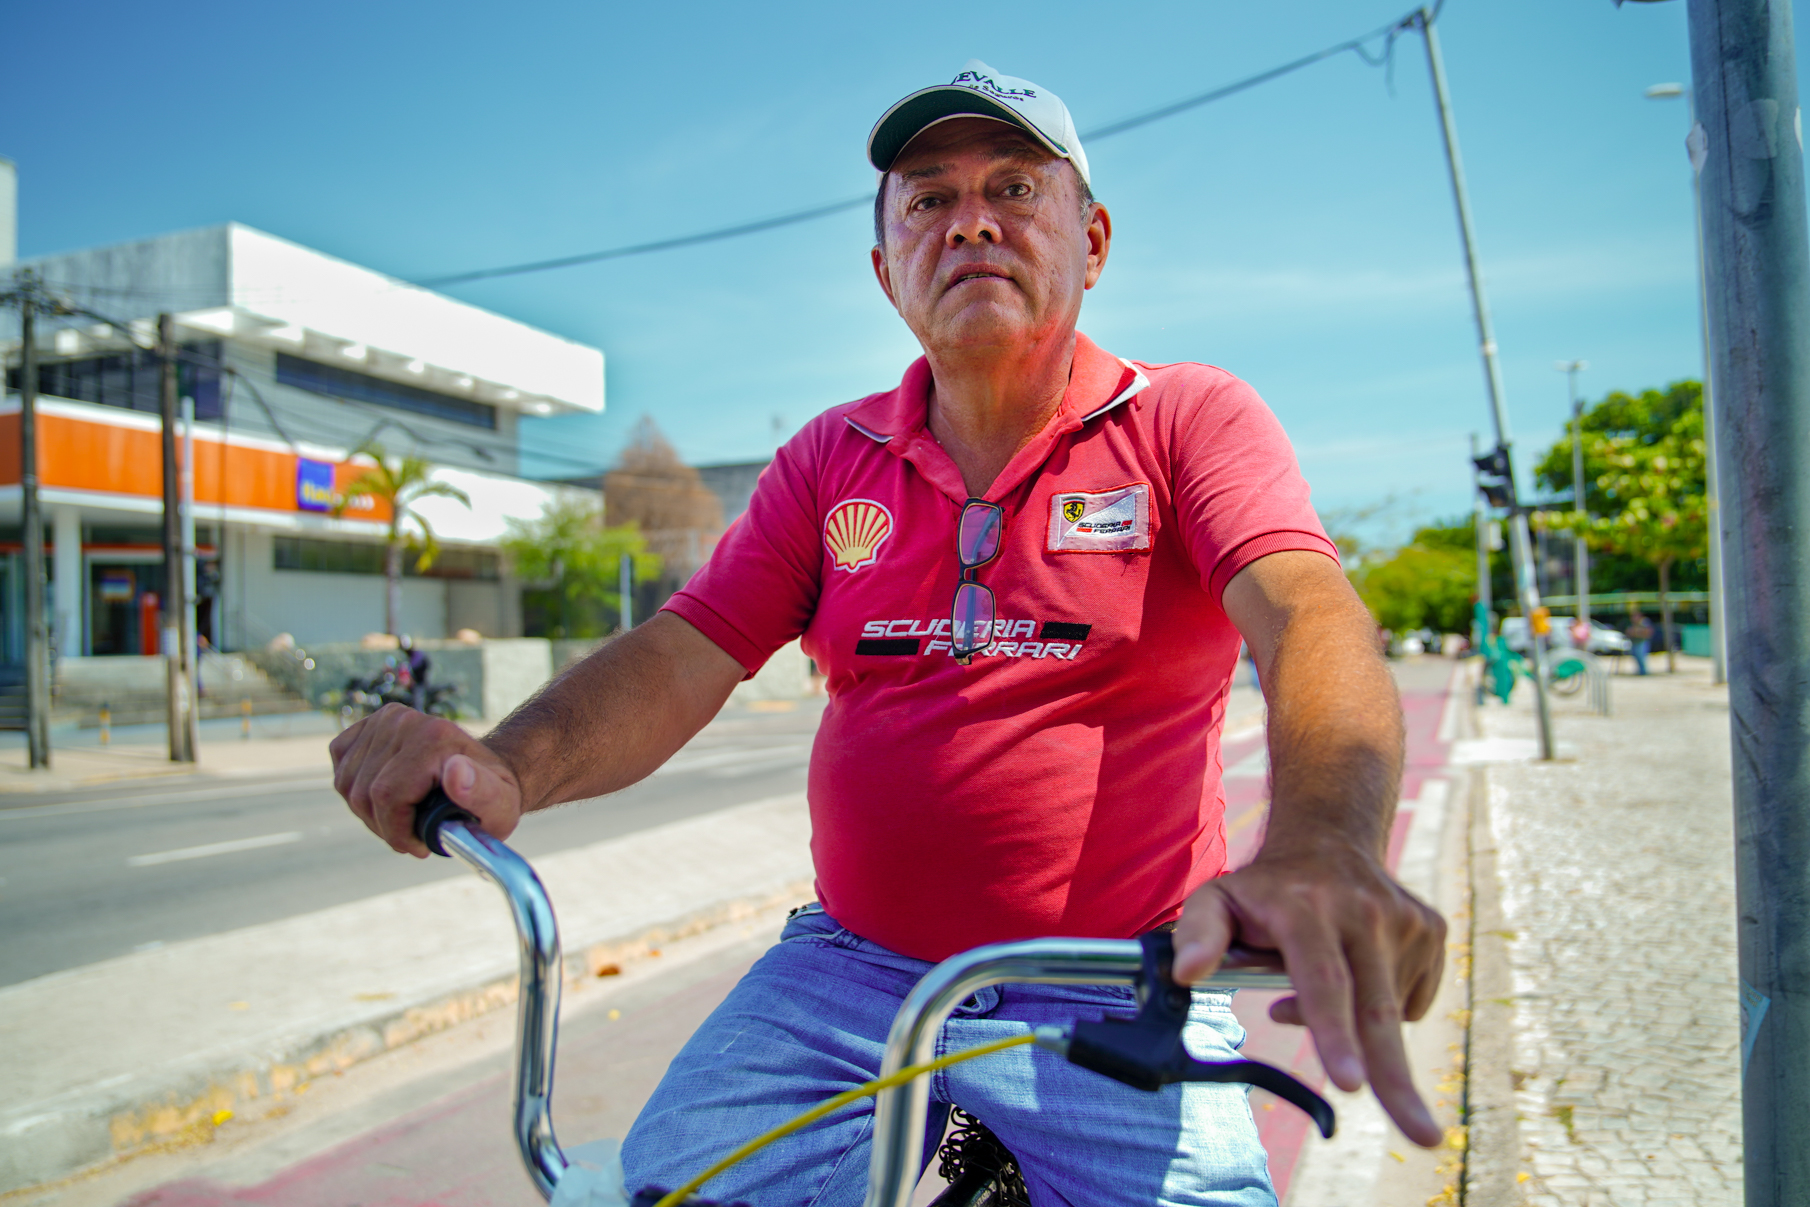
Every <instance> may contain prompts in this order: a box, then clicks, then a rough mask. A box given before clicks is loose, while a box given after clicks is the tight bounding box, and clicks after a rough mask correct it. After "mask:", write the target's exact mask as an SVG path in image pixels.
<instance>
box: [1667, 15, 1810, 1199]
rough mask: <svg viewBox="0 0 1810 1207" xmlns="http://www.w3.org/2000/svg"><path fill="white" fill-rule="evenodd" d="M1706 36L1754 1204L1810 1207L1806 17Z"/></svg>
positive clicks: (1706, 165)
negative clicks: (1802, 69) (1802, 137)
mask: <svg viewBox="0 0 1810 1207" xmlns="http://www.w3.org/2000/svg"><path fill="white" fill-rule="evenodd" d="M1690 36H1691V75H1692V79H1693V80H1694V85H1695V94H1696V95H1695V99H1696V107H1697V120H1698V123H1699V128H1700V129H1701V130H1702V131H1703V135H1702V138H1701V140H1700V141H1701V144H1702V148H1703V167H1702V171H1701V173H1700V175H1699V180H1700V182H1701V188H1702V215H1703V249H1704V257H1703V259H1704V277H1705V286H1706V288H1705V296H1706V297H1707V298H1708V301H1709V353H1710V357H1709V360H1710V371H1709V376H1710V379H1711V380H1713V381H1714V382H1715V387H1716V436H1717V439H1716V456H1717V459H1718V461H1719V462H1720V465H1721V473H1720V475H1719V484H1720V485H1721V486H1722V487H1724V488H1725V489H1727V490H1728V492H1729V504H1730V505H1729V506H1728V507H1727V508H1724V509H1723V510H1722V513H1721V514H1722V523H1723V525H1724V526H1725V529H1726V533H1725V535H1726V536H1727V540H1726V542H1725V544H1724V546H1723V550H1722V552H1723V569H1724V572H1725V574H1726V582H1727V583H1728V584H1729V586H1730V587H1731V588H1732V589H1731V590H1730V591H1729V592H1728V596H1727V602H1728V605H1729V606H1728V609H1727V633H1728V672H1729V674H1728V680H1729V684H1728V689H1729V690H1728V701H1729V714H1730V728H1731V733H1732V744H1733V753H1734V800H1735V843H1736V845H1735V895H1736V907H1737V908H1736V916H1737V929H1736V934H1737V939H1738V945H1739V951H1740V970H1741V986H1740V993H1741V1113H1742V1119H1743V1123H1744V1142H1743V1146H1742V1159H1743V1161H1744V1163H1745V1166H1746V1176H1745V1179H1744V1181H1745V1185H1746V1201H1747V1203H1748V1205H1749V1207H1797V1205H1798V1204H1802V1203H1806V1202H1810V1145H1807V1144H1805V1143H1804V1133H1805V1129H1806V1125H1810V874H1807V873H1806V868H1810V744H1807V743H1806V742H1805V740H1804V718H1805V717H1806V716H1810V674H1807V673H1806V667H1810V627H1807V626H1806V625H1805V623H1804V618H1805V617H1806V616H1810V480H1806V475H1805V472H1804V471H1805V449H1806V447H1810V357H1806V355H1805V351H1804V350H1805V349H1806V348H1810V230H1807V229H1806V222H1805V215H1804V203H1805V195H1804V157H1803V147H1802V144H1801V143H1800V141H1799V135H1798V130H1799V129H1800V128H1801V126H1800V122H1801V120H1802V119H1801V115H1800V113H1799V109H1798V95H1797V55H1796V51H1795V49H1794V47H1793V37H1792V23H1791V5H1789V4H1781V3H1777V2H1776V0H1691V2H1690ZM1692 136H1693V138H1694V139H1695V138H1696V132H1695V131H1694V130H1693V135H1692Z"/></svg>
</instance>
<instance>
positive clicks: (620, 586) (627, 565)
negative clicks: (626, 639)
mask: <svg viewBox="0 0 1810 1207" xmlns="http://www.w3.org/2000/svg"><path fill="white" fill-rule="evenodd" d="M616 589H617V591H618V592H619V593H620V594H621V596H622V631H623V632H624V633H626V632H628V631H629V630H630V629H632V628H634V627H635V559H634V558H633V557H631V556H630V555H629V554H626V553H625V554H623V555H622V561H621V563H620V564H619V565H618V566H617V587H616Z"/></svg>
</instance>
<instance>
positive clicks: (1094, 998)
mask: <svg viewBox="0 0 1810 1207" xmlns="http://www.w3.org/2000/svg"><path fill="white" fill-rule="evenodd" d="M930 968H931V965H930V964H928V963H926V962H924V961H923V960H914V959H910V958H909V957H906V956H902V955H899V954H897V953H896V952H892V951H889V950H887V949H886V948H884V947H881V946H880V945H879V944H877V943H871V942H869V941H868V940H866V939H863V938H861V936H859V935H856V934H853V933H851V932H850V931H848V930H846V929H844V928H843V927H842V926H841V925H840V924H838V923H837V921H836V920H835V919H834V918H832V917H830V916H829V915H828V914H827V913H825V912H824V911H823V908H822V907H821V906H818V905H810V906H806V907H805V908H804V909H803V910H801V911H799V912H797V913H796V914H795V915H794V916H793V917H792V919H791V920H790V921H789V922H787V924H786V928H785V931H784V932H783V933H782V934H781V936H780V941H779V943H778V944H777V945H776V946H774V947H773V948H771V949H770V950H768V952H767V953H766V954H765V955H764V956H762V957H761V958H760V960H759V962H757V963H756V964H755V965H754V967H753V968H752V969H750V970H749V972H748V975H747V976H745V977H743V978H742V980H741V982H740V983H739V984H737V985H736V987H735V988H734V989H733V990H731V991H730V994H729V996H728V998H726V999H725V1000H724V1002H723V1004H722V1005H720V1006H718V1007H717V1009H716V1010H715V1012H713V1013H712V1014H711V1016H710V1017H709V1018H708V1019H706V1020H705V1021H704V1025H703V1026H702V1027H700V1028H698V1031H697V1033H696V1034H694V1035H693V1036H692V1037H691V1039H690V1041H689V1042H687V1043H686V1045H685V1047H684V1048H683V1049H682V1050H681V1051H680V1052H679V1054H678V1055H677V1056H676V1057H674V1058H673V1062H672V1065H671V1066H670V1067H669V1068H668V1069H667V1071H666V1076H665V1078H664V1079H663V1080H662V1081H661V1082H660V1085H659V1088H658V1089H656V1090H655V1091H654V1095H653V1097H652V1098H651V1099H649V1101H648V1103H647V1105H646V1106H645V1107H644V1108H642V1111H641V1115H640V1117H639V1118H638V1119H636V1120H635V1125H634V1127H633V1128H631V1129H630V1130H629V1134H628V1136H627V1138H626V1139H624V1140H623V1143H622V1162H623V1168H624V1173H625V1177H626V1182H627V1185H628V1187H629V1189H630V1191H631V1192H633V1191H635V1190H638V1189H640V1188H641V1187H644V1186H647V1185H649V1184H657V1185H660V1186H665V1187H667V1188H669V1189H670V1188H671V1187H674V1186H677V1185H678V1184H679V1183H681V1182H683V1181H685V1180H687V1179H689V1178H690V1177H692V1176H694V1175H695V1174H697V1173H698V1172H699V1171H700V1170H702V1169H704V1168H705V1167H706V1166H708V1165H709V1164H710V1163H711V1162H713V1161H715V1160H716V1159H718V1158H719V1157H721V1156H723V1155H724V1154H725V1153H727V1152H728V1151H729V1150H730V1149H732V1148H734V1147H735V1146H736V1145H737V1144H740V1143H742V1142H743V1141H745V1140H747V1139H750V1138H751V1137H754V1136H757V1135H759V1134H760V1133H762V1132H764V1131H766V1130H768V1129H769V1128H772V1127H775V1126H777V1125H779V1124H780V1123H783V1122H784V1121H786V1120H787V1119H790V1118H791V1117H792V1116H794V1115H796V1114H798V1113H800V1112H801V1111H804V1110H805V1109H807V1108H808V1107H811V1106H814V1105H815V1104H817V1103H819V1102H821V1101H823V1100H824V1099H825V1098H829V1097H831V1096H833V1095H835V1094H838V1093H840V1092H842V1091H843V1090H846V1089H849V1088H851V1087H853V1086H856V1085H859V1084H861V1083H862V1082H864V1081H869V1080H872V1079H873V1078H875V1077H877V1076H879V1072H880V1058H881V1055H882V1053H883V1052H884V1050H885V1046H886V1035H887V1032H888V1030H889V1029H890V1028H891V1026H892V1020H893V1016H894V1015H895V1014H897V1013H898V1009H899V1004H900V1002H902V1001H903V1000H904V998H905V994H906V993H907V992H909V991H910V989H911V987H912V986H913V985H915V984H916V983H917V982H918V980H919V979H920V978H921V977H922V976H923V975H924V973H926V972H927V971H929V969H930ZM1135 1011H1136V1000H1135V998H1134V997H1133V994H1132V990H1131V989H1130V988H1129V987H1127V986H1115V985H1100V986H1075V985H1001V986H997V987H995V988H992V989H983V990H981V991H980V992H979V993H977V994H975V995H974V996H973V997H971V998H969V999H968V1000H967V1001H966V1002H964V1003H963V1004H962V1005H961V1006H960V1007H958V1008H957V1009H956V1011H955V1013H954V1014H952V1015H951V1016H950V1018H949V1021H948V1022H947V1023H945V1024H944V1026H943V1030H942V1034H941V1035H940V1036H939V1037H938V1040H937V1053H938V1055H942V1054H944V1053H948V1052H956V1051H960V1050H961V1049H963V1048H969V1047H972V1046H974V1045H976V1044H981V1043H986V1042H988V1041H989V1040H996V1039H1003V1038H1006V1037H1008V1036H1013V1035H1023V1034H1024V1033H1025V1032H1026V1031H1028V1030H1030V1029H1031V1028H1033V1027H1036V1026H1039V1025H1041V1024H1044V1023H1070V1022H1073V1021H1075V1020H1076V1019H1085V1018H1098V1017H1100V1016H1101V1015H1102V1014H1110V1015H1115V1016H1120V1017H1124V1016H1129V1015H1131V1014H1133V1013H1135ZM1183 1038H1184V1040H1185V1041H1186V1043H1187V1046H1188V1049H1189V1050H1190V1051H1191V1052H1193V1053H1194V1055H1195V1056H1197V1057H1199V1058H1201V1059H1203V1060H1230V1059H1232V1058H1233V1057H1234V1054H1235V1053H1236V1051H1237V1049H1238V1047H1239V1045H1241V1044H1242V1043H1243V1042H1244V1028H1243V1027H1241V1026H1240V1025H1239V1023H1238V1020H1237V1019H1236V1018H1235V1017H1234V1016H1233V1014H1232V1009H1231V994H1230V993H1224V992H1211V991H1206V990H1197V991H1196V992H1195V994H1194V1004H1193V1008H1192V1010H1191V1012H1190V1017H1189V1021H1188V1025H1187V1029H1186V1030H1185V1032H1184V1033H1183ZM930 1102H931V1123H930V1129H929V1130H930V1133H931V1134H930V1135H929V1136H927V1141H928V1142H927V1143H926V1145H925V1161H926V1163H928V1161H929V1159H930V1158H931V1156H932V1155H933V1154H934V1151H935V1146H936V1141H937V1139H938V1138H939V1137H940V1134H941V1130H942V1120H943V1119H944V1117H945V1116H946V1114H947V1108H948V1107H949V1106H951V1105H953V1106H957V1107H960V1108H961V1109H962V1110H964V1111H967V1112H968V1113H970V1114H972V1115H974V1116H976V1117H977V1118H979V1119H980V1120H981V1121H982V1122H983V1123H985V1124H986V1125H987V1126H988V1127H989V1128H991V1129H992V1130H993V1132H994V1134H995V1135H997V1136H998V1137H999V1138H1000V1140H1001V1141H1002V1142H1003V1143H1004V1144H1005V1145H1006V1147H1007V1148H1009V1149H1011V1150H1012V1152H1013V1154H1014V1155H1016V1156H1017V1158H1018V1164H1019V1168H1020V1169H1021V1170H1022V1171H1023V1173H1024V1180H1025V1185H1026V1187H1027V1188H1028V1189H1029V1191H1030V1195H1031V1201H1032V1203H1034V1204H1036V1205H1037V1207H1057V1205H1059V1204H1074V1205H1076V1207H1105V1205H1107V1204H1124V1205H1125V1207H1132V1205H1134V1204H1135V1205H1136V1207H1150V1204H1157V1203H1160V1204H1164V1205H1165V1207H1168V1205H1171V1204H1173V1205H1180V1204H1213V1205H1215V1207H1275V1203H1276V1196H1275V1191H1274V1190H1272V1189H1271V1187H1270V1180H1269V1165H1268V1161H1267V1159H1266V1158H1265V1156H1264V1152H1263V1148H1262V1146H1261V1145H1260V1144H1259V1143H1258V1140H1257V1128H1256V1124H1255V1123H1254V1121H1253V1120H1252V1118H1251V1108H1250V1103H1249V1100H1248V1097H1247V1091H1246V1090H1245V1088H1244V1087H1243V1086H1239V1085H1209V1084H1192V1085H1186V1086H1167V1087H1165V1088H1164V1089H1163V1090H1162V1091H1161V1092H1159V1093H1155V1094H1152V1093H1147V1092H1145V1091H1142V1090H1134V1089H1132V1088H1130V1087H1129V1086H1124V1085H1120V1084H1119V1083H1118V1082H1116V1081H1111V1080H1108V1079H1107V1078H1105V1077H1102V1076H1100V1075H1099V1074H1097V1073H1093V1072H1090V1071H1088V1070H1086V1069H1082V1068H1079V1067H1077V1066H1075V1065H1071V1064H1069V1063H1068V1062H1067V1061H1065V1060H1063V1059H1061V1058H1060V1057H1058V1056H1055V1055H1054V1054H1052V1053H1049V1052H1045V1051H1043V1050H1042V1049H1039V1048H1033V1047H1029V1046H1026V1047H1020V1048H1011V1049H1008V1050H1006V1051H1004V1052H999V1053H995V1054H993V1055H991V1056H983V1057H980V1058H979V1059H977V1060H972V1061H967V1062H964V1063H962V1064H958V1065H954V1066H952V1067H950V1068H947V1069H943V1070H941V1071H940V1072H937V1073H934V1074H932V1075H931V1083H930ZM872 1131H873V1100H872V1099H871V1098H870V1099H865V1100H863V1101H861V1102H860V1103H857V1104H853V1105H850V1106H847V1107H844V1108H843V1109H842V1110H841V1111H838V1112H837V1113H835V1114H833V1115H830V1116H829V1117H828V1118H826V1119H823V1120H820V1121H819V1122H817V1123H814V1124H812V1125H811V1126H810V1127H808V1128H806V1129H804V1130H803V1131H800V1132H795V1133H794V1134H792V1135H790V1136H787V1137H786V1138H785V1139H783V1140H780V1141H778V1142H777V1143H775V1144H773V1145H770V1146H769V1147H767V1148H765V1149H762V1150H761V1151H760V1152H758V1153H756V1154H755V1155H754V1156H752V1157H750V1158H748V1160H746V1161H744V1162H743V1163H742V1164H740V1165H737V1166H735V1167H734V1168H732V1169H730V1170H728V1171H726V1172H725V1173H723V1174H722V1175H721V1176H719V1177H717V1178H715V1179H713V1180H712V1181H710V1182H709V1183H706V1184H705V1186H704V1188H703V1189H702V1190H701V1191H699V1192H698V1193H700V1194H702V1195H705V1196H708V1197H710V1198H713V1199H723V1200H734V1199H745V1200H747V1201H748V1202H749V1203H751V1204H753V1207H806V1205H811V1207H859V1205H860V1203H861V1202H862V1200H863V1198H864V1197H865V1195H866V1193H867V1165H868V1155H869V1149H870V1145H871V1142H872Z"/></svg>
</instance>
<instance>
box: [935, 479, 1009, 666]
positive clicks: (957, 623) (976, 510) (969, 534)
mask: <svg viewBox="0 0 1810 1207" xmlns="http://www.w3.org/2000/svg"><path fill="white" fill-rule="evenodd" d="M1005 526H1006V515H1005V511H1004V509H1002V508H1001V507H1000V506H999V504H997V503H989V502H987V501H986V500H985V499H969V500H968V501H967V502H966V503H964V504H962V514H961V519H960V520H959V521H958V522H957V523H956V528H955V556H956V558H957V560H958V561H959V562H960V564H961V572H962V576H961V580H960V581H959V582H957V583H956V584H955V601H954V603H953V605H952V606H951V607H950V610H949V644H950V646H951V649H950V651H949V653H950V655H951V656H952V657H954V659H955V660H956V662H958V663H959V664H961V665H962V666H967V665H968V664H969V663H971V662H972V661H973V660H974V655H976V654H978V653H980V652H981V651H982V650H984V649H986V648H987V646H989V645H990V644H992V641H993V622H994V621H995V620H996V619H997V618H998V616H999V604H998V602H997V601H996V600H995V599H994V598H993V592H992V590H991V589H989V588H988V587H987V586H986V585H984V584H982V583H978V582H976V581H974V575H975V573H976V572H977V571H978V570H979V569H980V568H981V567H982V566H984V565H986V564H987V563H988V562H990V561H992V560H993V559H994V558H996V557H998V556H999V549H1000V545H1001V543H1002V537H1003V536H1004V535H1005Z"/></svg>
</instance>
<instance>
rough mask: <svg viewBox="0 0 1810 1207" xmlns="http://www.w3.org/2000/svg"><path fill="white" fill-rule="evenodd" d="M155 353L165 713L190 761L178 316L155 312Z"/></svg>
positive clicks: (180, 759)
mask: <svg viewBox="0 0 1810 1207" xmlns="http://www.w3.org/2000/svg"><path fill="white" fill-rule="evenodd" d="M157 339H158V352H159V354H160V355H161V357H162V359H163V373H162V380H161V382H160V384H161V386H162V389H161V391H160V397H159V402H160V404H161V411H162V419H163V430H162V434H163V600H162V603H163V616H162V617H161V618H160V623H159V625H158V628H159V630H160V631H161V632H162V635H163V659H164V694H165V717H166V724H167V726H168V729H169V735H170V761H171V762H172V763H192V762H194V761H195V748H194V744H193V742H192V741H191V737H192V734H193V728H192V727H191V725H190V723H189V714H190V713H191V712H192V711H193V709H194V699H195V697H194V690H193V689H194V683H193V680H191V679H190V678H189V675H188V659H187V658H186V657H185V656H184V650H183V642H182V630H183V624H182V616H183V613H184V611H185V610H186V609H187V607H188V603H187V601H186V600H185V598H184V596H185V595H186V594H187V592H186V591H185V590H184V589H183V588H184V587H185V585H186V581H187V576H186V575H184V573H183V570H182V483H181V472H182V471H181V468H180V466H179V464H178V462H177V457H176V385H177V379H176V352H177V348H176V320H175V319H174V318H172V317H171V316H170V315H168V314H160V315H158V316H157Z"/></svg>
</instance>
